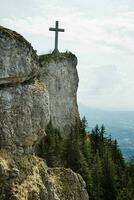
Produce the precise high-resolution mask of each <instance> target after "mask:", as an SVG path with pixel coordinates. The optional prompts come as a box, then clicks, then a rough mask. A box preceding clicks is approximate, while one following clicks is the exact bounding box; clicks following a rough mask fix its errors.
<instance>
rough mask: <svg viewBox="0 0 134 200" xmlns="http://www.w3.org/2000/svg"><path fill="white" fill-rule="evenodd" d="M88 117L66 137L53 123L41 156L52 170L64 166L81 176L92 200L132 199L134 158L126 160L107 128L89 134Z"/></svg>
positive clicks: (49, 128) (48, 131) (96, 129)
mask: <svg viewBox="0 0 134 200" xmlns="http://www.w3.org/2000/svg"><path fill="white" fill-rule="evenodd" d="M86 129H87V121H86V119H85V117H84V118H83V119H82V120H81V123H80V125H79V126H78V125H77V126H76V127H74V128H72V131H71V133H70V134H69V135H68V137H66V138H62V137H61V135H62V134H60V132H59V131H58V130H57V129H55V128H53V126H52V123H51V121H50V123H49V125H48V127H47V137H46V138H45V139H44V141H43V144H41V146H40V155H41V156H43V157H44V158H45V159H46V160H47V164H48V165H49V166H50V167H54V166H64V167H67V168H71V169H72V170H74V171H75V172H77V173H79V174H81V175H82V177H83V179H84V180H85V182H86V187H87V190H88V193H89V197H90V200H133V199H134V159H131V160H129V161H127V162H126V161H125V160H124V159H123V156H122V153H121V151H120V149H119V147H118V143H117V141H116V140H113V139H112V138H111V136H108V135H107V134H106V130H105V127H104V125H102V126H101V127H98V125H96V127H95V128H94V129H93V130H92V132H91V133H89V132H87V131H86Z"/></svg>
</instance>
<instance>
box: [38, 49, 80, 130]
mask: <svg viewBox="0 0 134 200" xmlns="http://www.w3.org/2000/svg"><path fill="white" fill-rule="evenodd" d="M39 60H40V63H41V73H40V79H41V80H42V81H43V82H44V83H45V84H46V86H47V89H48V91H49V95H50V113H51V120H52V124H53V126H54V127H56V128H58V129H60V130H61V132H63V133H64V134H68V133H69V132H70V129H71V128H72V127H73V126H74V125H75V124H76V123H77V122H79V112H78V106H77V96H76V94H77V88H78V82H79V78H78V74H77V69H76V66H77V58H76V56H75V55H73V54H72V53H70V52H69V53H68V52H67V53H60V54H56V55H55V54H48V55H42V56H40V58H39Z"/></svg>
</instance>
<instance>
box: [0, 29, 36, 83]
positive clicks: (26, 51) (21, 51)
mask: <svg viewBox="0 0 134 200" xmlns="http://www.w3.org/2000/svg"><path fill="white" fill-rule="evenodd" d="M38 70H39V62H38V57H37V55H36V52H35V51H34V50H33V48H32V47H31V45H30V43H28V42H27V41H26V40H25V39H24V38H23V37H22V36H21V35H19V34H18V33H16V32H14V31H11V30H9V29H6V28H4V27H2V26H0V85H1V84H9V83H10V84H13V83H19V82H24V81H25V80H28V79H30V78H32V77H34V76H35V74H37V72H38Z"/></svg>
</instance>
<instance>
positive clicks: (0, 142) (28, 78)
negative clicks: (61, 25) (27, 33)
mask: <svg viewBox="0 0 134 200" xmlns="http://www.w3.org/2000/svg"><path fill="white" fill-rule="evenodd" d="M38 70H39V62H38V56H37V55H36V52H35V51H34V50H33V48H32V47H31V45H30V44H29V43H28V42H27V41H26V40H25V39H24V38H23V37H22V36H20V35H19V34H18V33H16V32H14V31H11V30H9V29H5V28H3V27H1V26H0V148H5V149H8V150H9V151H11V152H12V153H17V154H23V153H32V152H33V149H34V146H35V144H36V143H37V142H39V140H40V139H41V138H42V137H43V136H44V134H45V127H46V125H47V124H48V122H49V120H50V112H49V94H48V91H47V89H46V86H45V84H44V83H43V82H41V81H40V80H38V79H37V78H35V76H37V75H38Z"/></svg>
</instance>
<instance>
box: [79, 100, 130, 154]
mask: <svg viewBox="0 0 134 200" xmlns="http://www.w3.org/2000/svg"><path fill="white" fill-rule="evenodd" d="M79 111H80V114H81V117H82V116H85V117H86V119H87V121H88V124H89V129H90V130H91V129H92V128H93V127H94V126H95V125H96V124H98V125H102V124H104V125H105V128H106V131H107V134H108V135H111V136H112V138H113V139H114V138H116V139H117V140H118V144H119V146H120V148H121V150H122V152H123V155H124V158H129V157H131V156H134V111H105V110H99V109H95V108H90V107H87V106H84V105H81V104H80V105H79Z"/></svg>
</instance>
